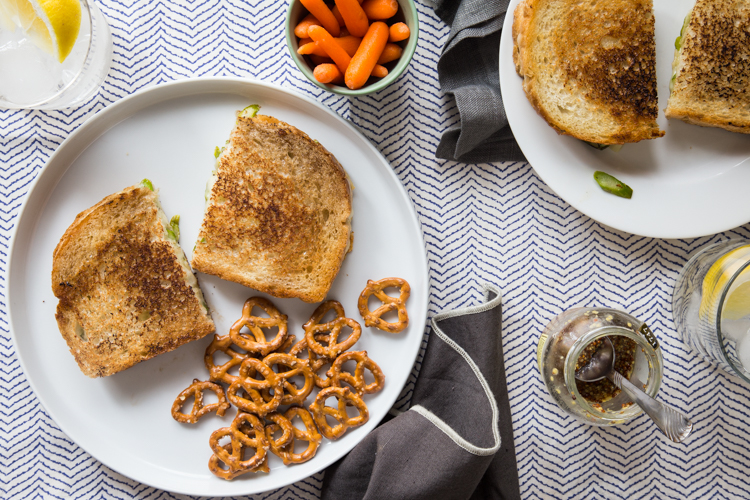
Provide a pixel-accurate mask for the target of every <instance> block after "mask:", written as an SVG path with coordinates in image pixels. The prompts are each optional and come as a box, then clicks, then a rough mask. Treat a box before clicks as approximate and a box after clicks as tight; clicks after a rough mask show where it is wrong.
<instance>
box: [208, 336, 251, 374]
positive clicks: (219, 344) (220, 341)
mask: <svg viewBox="0 0 750 500" xmlns="http://www.w3.org/2000/svg"><path fill="white" fill-rule="evenodd" d="M232 345H233V343H232V337H231V336H230V335H224V336H219V335H216V334H214V339H213V340H212V341H211V343H210V344H208V347H207V348H206V355H205V356H204V357H203V362H204V363H205V364H206V368H207V369H208V373H209V378H210V379H211V381H213V382H224V383H225V384H231V383H232V382H234V381H235V380H236V379H237V377H236V376H235V375H232V374H230V373H229V370H231V369H232V368H234V367H235V366H239V365H240V364H242V362H243V361H244V360H245V359H247V358H248V357H249V356H250V355H249V354H240V353H239V352H237V351H235V350H234V349H232ZM217 351H221V352H223V353H224V354H226V355H227V356H229V361H227V362H226V363H224V364H223V365H220V366H217V365H216V364H215V363H214V354H215V353H216V352H217ZM253 375H254V374H253Z"/></svg>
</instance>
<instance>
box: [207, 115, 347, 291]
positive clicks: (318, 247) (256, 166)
mask: <svg viewBox="0 0 750 500" xmlns="http://www.w3.org/2000/svg"><path fill="white" fill-rule="evenodd" d="M351 203H352V201H351V191H350V187H349V182H348V179H347V176H346V173H345V171H344V169H343V167H342V166H341V164H340V163H339V162H338V161H337V160H336V158H334V156H333V155H332V154H331V153H329V152H328V151H327V150H326V149H325V148H324V147H323V146H322V145H320V144H319V143H318V142H317V141H313V140H311V139H310V138H309V137H308V136H307V134H305V133H304V132H302V131H300V130H298V129H296V128H295V127H293V126H291V125H289V124H287V123H284V122H282V121H280V120H277V119H275V118H272V117H269V116H256V117H254V118H242V117H240V118H238V120H237V124H236V126H235V128H234V129H233V130H232V133H231V135H230V138H229V143H228V145H227V146H226V148H225V150H224V151H223V153H222V154H221V156H219V160H218V167H217V173H216V181H215V182H214V184H213V186H212V188H211V193H210V200H209V203H208V206H207V208H206V213H205V216H204V219H203V224H202V226H201V230H200V233H199V235H198V242H197V244H196V248H195V250H194V252H193V259H192V265H193V267H194V268H195V269H196V270H198V271H201V272H204V273H209V274H214V275H216V276H219V277H221V278H223V279H226V280H230V281H234V282H237V283H241V284H243V285H245V286H247V287H250V288H253V289H255V290H259V291H262V292H265V293H268V294H270V295H274V296H276V297H284V298H289V297H297V298H300V299H302V300H303V301H306V302H318V301H321V300H323V299H324V298H325V296H326V294H327V293H328V290H329V289H330V287H331V284H332V283H333V280H334V278H335V277H336V275H337V274H338V271H339V268H340V267H341V264H342V262H343V260H344V257H345V256H346V254H347V251H348V249H349V244H350V242H351V236H350V233H351V212H352V204H351Z"/></svg>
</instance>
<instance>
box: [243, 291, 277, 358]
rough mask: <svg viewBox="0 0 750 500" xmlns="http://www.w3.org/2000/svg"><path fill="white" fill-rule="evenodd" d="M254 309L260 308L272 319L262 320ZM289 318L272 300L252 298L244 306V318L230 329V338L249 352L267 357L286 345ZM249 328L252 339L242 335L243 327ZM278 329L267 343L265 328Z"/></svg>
mask: <svg viewBox="0 0 750 500" xmlns="http://www.w3.org/2000/svg"><path fill="white" fill-rule="evenodd" d="M253 307H259V308H260V309H262V310H264V311H265V312H266V313H267V314H268V315H269V316H270V317H269V318H261V317H258V316H253V315H252V312H253ZM286 320H287V317H286V315H285V314H281V312H279V310H278V309H276V306H274V305H273V303H272V302H271V301H270V300H267V299H264V298H263V297H251V298H249V299H247V300H246V301H245V305H243V306H242V317H241V318H240V319H238V320H237V321H235V323H234V324H233V325H232V328H230V329H229V336H230V337H231V338H232V342H234V343H235V344H237V345H238V346H239V347H241V348H242V349H244V350H246V351H248V352H257V353H259V354H260V355H261V356H265V355H266V354H268V353H269V352H272V351H275V350H276V349H278V348H279V347H281V345H282V344H283V343H284V340H285V339H286V335H287V328H286ZM245 326H246V327H247V328H248V329H249V330H250V333H251V334H252V337H251V336H250V335H248V334H246V333H242V332H241V330H242V327H245ZM273 327H278V328H279V331H278V333H277V334H276V337H274V339H273V340H271V341H270V342H268V341H266V334H265V332H264V331H263V328H273Z"/></svg>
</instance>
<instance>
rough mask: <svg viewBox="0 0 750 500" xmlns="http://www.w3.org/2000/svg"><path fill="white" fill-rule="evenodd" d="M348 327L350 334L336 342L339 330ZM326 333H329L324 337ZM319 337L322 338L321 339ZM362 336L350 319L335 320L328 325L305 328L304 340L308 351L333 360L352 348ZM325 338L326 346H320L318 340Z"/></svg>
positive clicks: (314, 325)
mask: <svg viewBox="0 0 750 500" xmlns="http://www.w3.org/2000/svg"><path fill="white" fill-rule="evenodd" d="M345 326H348V327H349V328H351V329H352V331H351V333H350V334H349V335H348V336H347V337H346V338H345V339H344V340H343V341H341V342H339V341H338V337H339V334H340V333H341V330H342V329H343V328H344V327H345ZM326 332H329V333H328V334H327V335H326ZM321 335H322V336H323V337H321ZM360 335H362V327H361V326H359V323H357V322H356V321H354V320H353V319H351V318H336V319H334V320H333V321H331V322H329V323H315V324H312V325H310V326H309V327H307V328H305V340H306V341H307V347H308V349H310V351H312V352H314V353H315V354H317V355H318V356H320V357H324V358H328V359H335V358H336V357H337V356H338V355H339V354H341V353H342V352H344V351H346V350H347V349H349V348H350V347H351V346H353V345H354V344H355V343H356V342H357V340H359V337H360ZM325 337H327V340H328V346H327V347H326V346H323V345H321V344H320V342H319V340H323V341H324V340H325Z"/></svg>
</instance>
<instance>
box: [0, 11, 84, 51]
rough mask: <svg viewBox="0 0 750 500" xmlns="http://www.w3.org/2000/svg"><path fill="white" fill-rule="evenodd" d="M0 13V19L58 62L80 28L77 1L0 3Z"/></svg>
mask: <svg viewBox="0 0 750 500" xmlns="http://www.w3.org/2000/svg"><path fill="white" fill-rule="evenodd" d="M0 10H2V11H3V13H2V14H0V18H1V17H5V18H6V19H10V20H11V21H12V22H13V24H15V26H17V27H18V28H21V29H22V30H23V31H24V32H25V33H26V34H27V35H28V37H29V39H30V40H31V41H32V42H33V43H34V44H35V45H36V46H37V47H39V48H40V49H42V50H44V51H45V52H48V53H50V54H52V55H55V56H57V58H58V60H59V61H60V62H63V61H64V60H65V58H67V57H68V54H70V51H71V50H73V46H74V45H75V43H76V39H77V38H78V32H79V31H80V29H81V3H80V1H79V0H0ZM6 23H7V21H6ZM4 24H5V23H4Z"/></svg>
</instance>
